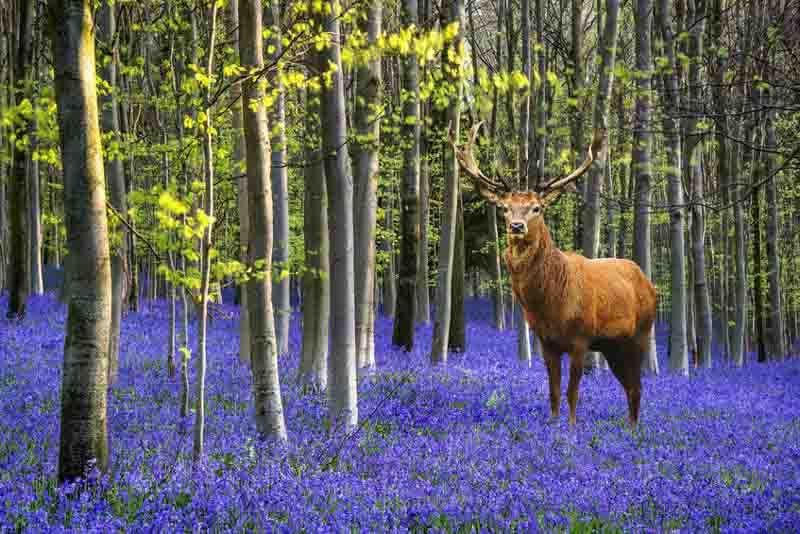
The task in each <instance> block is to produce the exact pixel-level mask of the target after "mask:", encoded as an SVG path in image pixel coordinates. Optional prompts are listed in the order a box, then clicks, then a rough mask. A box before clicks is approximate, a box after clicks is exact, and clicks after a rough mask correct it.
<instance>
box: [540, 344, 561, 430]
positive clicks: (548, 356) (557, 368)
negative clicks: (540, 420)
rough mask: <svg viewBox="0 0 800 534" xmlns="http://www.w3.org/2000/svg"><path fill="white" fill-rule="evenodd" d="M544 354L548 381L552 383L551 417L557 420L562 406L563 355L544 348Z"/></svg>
mask: <svg viewBox="0 0 800 534" xmlns="http://www.w3.org/2000/svg"><path fill="white" fill-rule="evenodd" d="M542 352H544V363H545V365H546V366H547V379H548V382H549V383H550V415H551V416H552V417H553V418H557V417H558V411H559V405H560V404H561V354H558V353H555V352H552V351H548V350H547V349H544V348H543V350H542Z"/></svg>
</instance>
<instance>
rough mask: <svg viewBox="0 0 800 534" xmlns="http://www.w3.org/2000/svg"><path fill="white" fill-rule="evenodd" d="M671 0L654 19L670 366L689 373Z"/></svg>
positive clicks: (660, 3)
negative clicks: (666, 209)
mask: <svg viewBox="0 0 800 534" xmlns="http://www.w3.org/2000/svg"><path fill="white" fill-rule="evenodd" d="M670 20H671V19H670V3H669V2H667V0H656V6H655V23H656V26H657V27H658V30H659V33H660V35H661V38H662V41H663V46H664V56H665V57H666V61H667V65H668V67H669V70H668V71H666V73H665V74H664V76H663V83H662V101H663V102H664V107H665V113H664V117H663V119H662V127H663V129H664V137H665V145H666V146H665V148H666V151H667V170H666V172H667V179H668V184H667V188H668V192H669V204H670V206H671V208H670V238H669V239H670V249H671V250H670V266H671V269H670V270H671V273H672V277H671V283H670V295H671V296H672V303H671V313H670V343H669V351H670V353H669V361H670V368H671V369H672V370H673V371H675V372H678V373H681V374H684V375H687V376H688V374H689V352H688V349H687V334H686V327H687V318H686V251H685V248H684V242H685V229H684V228H685V214H684V211H683V210H684V207H683V204H684V199H683V183H682V181H681V170H682V169H683V166H682V165H681V136H680V131H679V128H678V119H677V118H676V115H677V113H678V109H679V107H678V106H679V104H678V96H679V95H678V77H677V70H676V69H677V66H676V62H675V35H674V33H673V31H672V22H671V21H670Z"/></svg>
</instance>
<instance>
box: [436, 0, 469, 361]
mask: <svg viewBox="0 0 800 534" xmlns="http://www.w3.org/2000/svg"><path fill="white" fill-rule="evenodd" d="M442 18H443V20H442V22H443V25H446V24H448V23H450V22H457V23H458V25H459V26H458V34H457V36H456V38H455V39H454V40H453V42H452V43H451V44H450V45H449V46H447V47H445V49H444V51H443V52H442V61H443V62H445V63H448V68H446V69H445V72H447V73H448V74H447V75H446V77H445V79H446V80H447V81H448V82H449V83H452V84H454V85H455V91H454V94H451V95H450V99H449V104H448V107H447V112H446V113H444V114H442V116H443V118H444V119H445V123H444V124H441V125H440V127H441V129H442V131H443V132H446V131H447V129H448V126H449V128H450V132H451V133H452V135H453V138H454V139H458V136H459V130H460V116H461V94H462V93H461V91H462V86H461V80H460V76H459V73H460V71H461V68H460V67H461V66H460V65H456V64H453V63H452V62H451V61H450V59H449V56H448V51H449V50H451V49H453V50H459V49H460V47H461V46H462V42H463V27H464V3H463V0H449V1H448V2H447V4H446V5H445V6H443V10H442ZM451 71H454V72H451ZM443 152H444V180H445V181H444V190H443V191H444V193H443V195H444V199H443V200H444V202H443V204H444V207H443V209H442V224H441V238H440V242H439V281H438V285H437V287H436V317H435V320H434V324H433V343H432V346H431V363H433V364H434V365H437V364H446V363H447V348H448V346H449V341H450V315H451V311H452V294H453V287H452V286H453V258H454V256H455V233H456V222H457V221H456V218H457V215H458V195H459V190H460V188H459V182H458V176H459V172H458V171H459V169H458V163H457V162H456V155H455V150H454V149H453V147H451V146H446V147H445V148H444V150H443Z"/></svg>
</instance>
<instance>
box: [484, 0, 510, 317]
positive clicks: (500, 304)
mask: <svg viewBox="0 0 800 534" xmlns="http://www.w3.org/2000/svg"><path fill="white" fill-rule="evenodd" d="M504 5H505V0H499V1H498V2H497V31H496V32H495V50H497V64H498V65H501V64H502V62H503V57H502V48H501V43H502V39H501V36H502V35H503V31H502V30H503V27H502V25H503V16H504ZM498 104H499V98H498V94H497V88H496V87H495V88H494V89H493V95H492V118H491V125H490V135H489V136H490V138H491V146H492V147H494V150H493V151H492V157H493V159H494V167H495V169H499V168H500V167H499V166H500V159H501V147H500V146H499V143H498V142H497V116H498V112H499V110H498ZM486 214H487V220H488V222H489V239H490V240H491V243H492V246H491V258H490V265H491V274H492V286H493V287H492V308H493V312H494V325H495V328H497V329H498V330H505V329H506V309H505V291H504V288H503V270H502V252H501V250H500V233H499V231H498V224H497V208H496V206H495V205H494V204H488V203H487V204H486Z"/></svg>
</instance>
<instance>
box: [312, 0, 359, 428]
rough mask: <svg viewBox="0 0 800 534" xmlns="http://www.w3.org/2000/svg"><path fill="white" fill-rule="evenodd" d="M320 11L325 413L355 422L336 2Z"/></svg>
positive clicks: (347, 186)
mask: <svg viewBox="0 0 800 534" xmlns="http://www.w3.org/2000/svg"><path fill="white" fill-rule="evenodd" d="M332 6H333V9H332V12H331V13H330V14H327V15H325V16H324V25H323V29H324V31H326V32H328V33H329V34H330V35H331V43H330V46H328V47H327V48H325V49H324V50H323V51H322V61H323V64H325V65H330V66H331V67H330V68H332V69H334V68H335V71H333V72H331V73H330V75H331V76H330V77H331V84H330V85H328V84H326V85H325V87H324V88H323V90H322V128H321V130H322V146H323V154H324V158H325V179H326V181H327V186H328V199H329V201H328V218H329V223H330V226H329V229H330V247H331V251H330V252H331V253H330V262H331V281H332V282H331V345H330V351H331V352H330V357H329V365H328V397H329V399H330V418H331V420H332V421H337V422H339V423H341V424H343V425H344V427H345V428H346V429H348V430H349V429H352V428H355V426H356V424H357V423H358V391H357V389H356V381H357V375H356V346H355V273H354V266H353V180H352V177H351V175H350V169H349V165H350V157H349V155H348V148H347V142H346V140H347V124H346V117H345V96H344V79H343V71H342V58H341V49H340V42H341V32H340V23H339V17H340V13H339V9H340V6H338V5H337V4H335V3H334V4H332Z"/></svg>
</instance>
